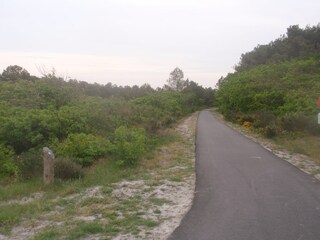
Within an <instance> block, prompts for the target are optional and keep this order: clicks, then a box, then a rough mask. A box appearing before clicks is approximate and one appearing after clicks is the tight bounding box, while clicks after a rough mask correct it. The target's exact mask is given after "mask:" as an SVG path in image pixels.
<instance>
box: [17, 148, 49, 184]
mask: <svg viewBox="0 0 320 240" xmlns="http://www.w3.org/2000/svg"><path fill="white" fill-rule="evenodd" d="M16 164H17V167H18V169H19V178H21V180H24V179H31V178H33V177H39V176H41V175H42V172H43V159H42V152H41V151H37V150H29V151H28V152H23V153H21V154H20V155H19V156H17V157H16Z"/></svg>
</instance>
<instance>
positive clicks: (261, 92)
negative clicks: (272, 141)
mask: <svg viewBox="0 0 320 240" xmlns="http://www.w3.org/2000/svg"><path fill="white" fill-rule="evenodd" d="M319 79H320V62H319V60H318V58H317V57H312V58H308V59H300V60H292V61H289V62H282V63H278V64H269V65H260V66H258V67H255V68H252V69H250V70H248V71H241V72H235V73H233V74H229V75H228V76H227V77H226V78H225V79H223V81H222V82H220V85H219V90H218V91H217V94H216V98H217V101H218V103H219V108H220V110H221V112H222V113H223V114H224V115H225V116H226V118H227V119H228V120H231V121H236V122H239V123H240V124H242V122H241V121H238V120H239V118H242V117H243V116H244V115H245V116H247V115H250V116H251V117H252V121H251V122H252V123H253V124H252V126H253V127H255V128H257V129H260V130H261V131H262V132H264V133H265V135H266V136H268V137H273V136H276V135H277V134H279V133H281V132H283V131H302V132H308V133H310V134H319V132H320V129H319V126H318V125H317V123H316V114H317V113H318V107H317V99H318V96H319V93H320V80H319Z"/></svg>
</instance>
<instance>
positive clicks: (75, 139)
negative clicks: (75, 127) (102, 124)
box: [57, 133, 112, 166]
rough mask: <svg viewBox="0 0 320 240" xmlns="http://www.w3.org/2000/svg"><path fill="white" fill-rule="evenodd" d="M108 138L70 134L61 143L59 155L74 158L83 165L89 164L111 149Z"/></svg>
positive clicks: (58, 150)
mask: <svg viewBox="0 0 320 240" xmlns="http://www.w3.org/2000/svg"><path fill="white" fill-rule="evenodd" d="M111 148H112V146H111V144H110V141H109V140H108V139H105V138H101V137H97V136H94V135H92V134H85V133H79V134H69V136H68V138H67V139H66V140H65V141H64V142H62V143H60V144H59V146H58V149H57V155H58V156H62V157H67V158H72V159H74V160H75V162H77V163H78V164H80V165H81V166H89V165H91V164H92V163H93V162H94V161H95V160H96V159H98V158H100V157H103V156H105V155H106V154H107V153H109V152H110V151H111Z"/></svg>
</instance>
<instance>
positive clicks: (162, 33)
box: [0, 0, 320, 87]
mask: <svg viewBox="0 0 320 240" xmlns="http://www.w3.org/2000/svg"><path fill="white" fill-rule="evenodd" d="M319 22H320V1H319V0H304V1H301V0H299V1H297V0H268V1H266V0H263V1H259V0H243V1H241V0H232V1H228V0H221V1H216V0H50V1H49V0H0V72H2V71H3V69H5V68H6V67H7V66H9V65H20V66H22V67H24V68H26V69H27V70H28V71H29V72H30V73H31V74H34V75H38V76H40V73H39V71H38V68H43V67H44V68H46V69H51V68H53V67H54V68H55V69H56V70H57V72H58V75H60V76H63V77H65V76H69V77H71V78H76V79H78V80H82V81H87V82H92V83H93V82H98V83H101V84H106V83H108V82H112V83H114V84H117V85H130V86H132V85H135V84H136V85H141V84H143V83H149V84H150V85H151V86H152V87H158V86H160V87H161V86H163V85H164V84H165V82H166V80H167V79H168V78H169V73H170V72H171V71H172V70H173V69H174V68H175V67H179V68H181V69H182V70H183V72H184V74H185V77H186V78H189V79H190V80H193V81H195V82H198V83H199V84H200V85H203V86H205V87H214V85H215V83H216V81H217V80H218V79H219V77H220V76H225V75H226V74H227V73H228V72H231V71H233V66H234V65H235V64H236V63H238V62H239V59H240V55H241V53H245V52H248V51H250V50H252V49H253V48H254V47H255V46H257V45H258V44H267V43H269V42H270V41H272V40H275V39H276V38H278V37H280V35H281V34H284V33H285V32H286V29H287V27H289V26H290V25H295V24H299V25H300V27H305V26H306V25H307V24H309V25H317V24H318V23H319Z"/></svg>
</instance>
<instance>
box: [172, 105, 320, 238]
mask: <svg viewBox="0 0 320 240" xmlns="http://www.w3.org/2000/svg"><path fill="white" fill-rule="evenodd" d="M196 174H197V180H196V190H195V197H194V202H193V205H192V208H191V209H190V211H189V212H188V213H187V215H186V216H185V217H184V219H183V220H182V222H181V225H180V226H179V227H178V228H177V229H176V230H175V231H174V232H173V234H172V235H171V236H170V237H169V239H170V240H173V239H178V240H188V239H192V240H207V239H208V240H209V239H210V240H306V239H308V240H319V239H320V182H319V181H318V180H316V179H314V178H313V177H311V176H309V175H307V174H305V173H303V172H301V171H300V170H299V169H297V168H296V167H294V166H292V165H290V164H289V163H287V162H285V161H283V160H281V159H279V158H278V157H276V156H275V155H273V154H272V153H270V152H269V151H267V150H265V149H264V148H262V147H261V146H260V145H258V144H257V143H255V142H253V141H251V140H249V139H248V138H246V137H244V136H243V135H241V134H240V133H238V132H236V131H234V130H233V129H231V128H229V127H228V126H226V125H224V124H223V123H221V122H220V121H219V120H217V119H216V118H215V117H213V115H212V114H211V113H210V112H209V111H202V112H201V113H200V115H199V118H198V123H197V136H196Z"/></svg>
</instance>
